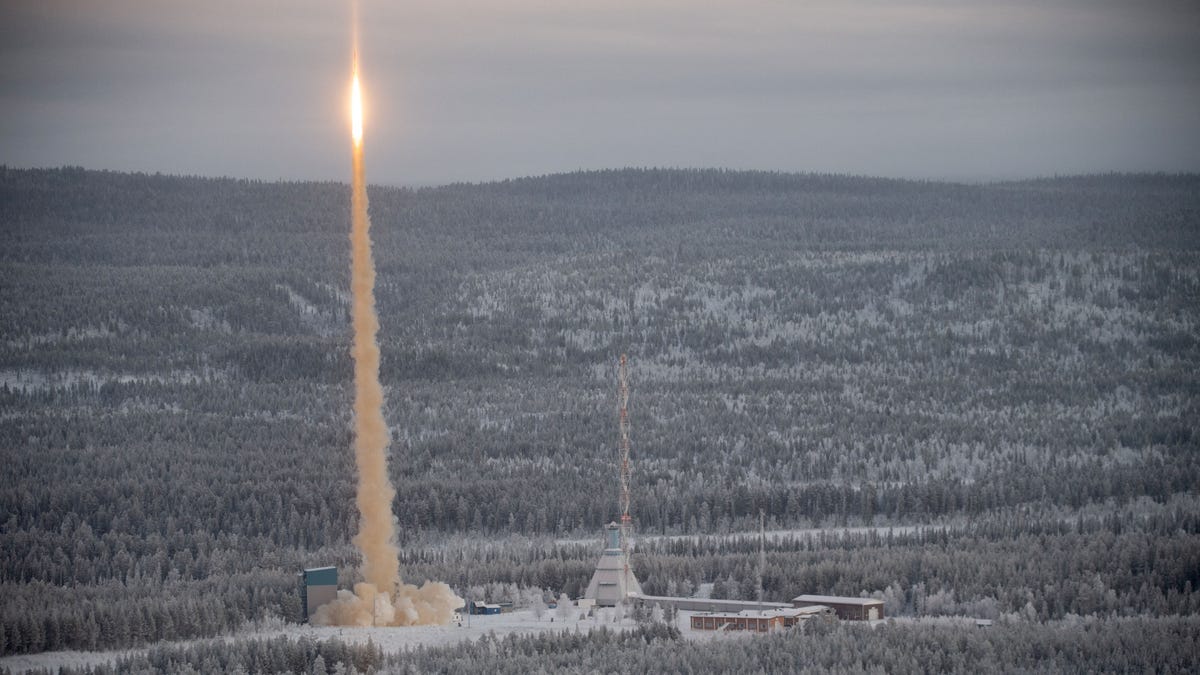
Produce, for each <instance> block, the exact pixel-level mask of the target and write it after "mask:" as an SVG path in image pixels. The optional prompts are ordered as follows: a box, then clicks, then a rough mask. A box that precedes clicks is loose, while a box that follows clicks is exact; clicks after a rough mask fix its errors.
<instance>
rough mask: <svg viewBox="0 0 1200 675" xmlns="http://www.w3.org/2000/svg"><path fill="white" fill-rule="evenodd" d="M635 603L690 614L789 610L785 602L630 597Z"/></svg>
mask: <svg viewBox="0 0 1200 675" xmlns="http://www.w3.org/2000/svg"><path fill="white" fill-rule="evenodd" d="M629 599H630V600H631V601H633V602H635V603H638V604H642V605H646V606H650V607H652V606H654V605H661V606H662V607H664V608H665V607H674V608H675V609H682V610H686V611H690V612H725V613H730V612H740V611H742V610H743V609H790V608H792V607H795V605H794V604H792V603H787V602H755V601H753V600H714V599H712V598H672V597H670V596H665V595H630V596H629Z"/></svg>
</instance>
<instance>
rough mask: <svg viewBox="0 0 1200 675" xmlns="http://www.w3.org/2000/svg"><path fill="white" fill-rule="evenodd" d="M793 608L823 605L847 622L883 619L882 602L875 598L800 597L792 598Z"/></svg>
mask: <svg viewBox="0 0 1200 675" xmlns="http://www.w3.org/2000/svg"><path fill="white" fill-rule="evenodd" d="M792 605H793V606H795V607H813V606H818V605H823V606H825V607H830V608H832V609H833V611H834V612H836V613H837V616H838V618H839V619H844V620H847V621H875V620H877V619H882V618H883V601H882V600H876V599H875V598H846V597H839V596H836V595H800V596H796V597H794V598H792Z"/></svg>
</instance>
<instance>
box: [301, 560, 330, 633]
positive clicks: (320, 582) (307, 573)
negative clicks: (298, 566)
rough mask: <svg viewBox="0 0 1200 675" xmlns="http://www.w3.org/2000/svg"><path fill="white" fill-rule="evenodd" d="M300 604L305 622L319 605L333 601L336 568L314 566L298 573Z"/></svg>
mask: <svg viewBox="0 0 1200 675" xmlns="http://www.w3.org/2000/svg"><path fill="white" fill-rule="evenodd" d="M300 577H301V578H302V580H303V582H302V586H301V587H300V604H301V606H302V607H303V609H304V620H305V621H306V622H307V621H308V619H309V617H311V616H312V615H313V613H314V612H316V611H317V610H318V609H320V607H321V605H324V604H325V603H328V602H333V600H334V599H335V598H337V568H336V567H314V568H312V569H306V570H304V571H303V572H301V573H300Z"/></svg>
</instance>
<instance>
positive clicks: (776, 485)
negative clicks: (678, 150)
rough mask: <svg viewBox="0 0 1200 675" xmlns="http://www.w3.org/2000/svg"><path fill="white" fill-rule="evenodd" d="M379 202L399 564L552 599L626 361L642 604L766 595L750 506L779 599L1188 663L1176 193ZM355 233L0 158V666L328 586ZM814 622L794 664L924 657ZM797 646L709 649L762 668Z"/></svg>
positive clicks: (345, 519)
mask: <svg viewBox="0 0 1200 675" xmlns="http://www.w3.org/2000/svg"><path fill="white" fill-rule="evenodd" d="M370 199H371V212H372V217H373V223H374V224H373V228H374V229H373V237H374V240H375V259H376V263H377V267H378V271H379V277H378V281H377V294H378V299H379V309H380V314H381V323H382V328H381V332H380V340H381V345H382V350H383V364H382V378H383V382H384V385H385V387H386V389H387V411H386V414H387V418H388V421H389V424H390V425H391V428H392V437H393V444H392V448H391V464H390V470H391V474H392V480H393V482H394V483H395V485H396V487H397V491H398V495H397V499H396V502H395V504H394V510H395V513H396V514H397V515H398V518H399V523H400V530H401V538H402V541H401V544H402V549H403V551H402V564H403V572H404V573H405V575H406V577H407V578H408V579H409V580H412V581H416V582H419V581H421V580H423V579H427V578H428V579H439V580H445V581H447V582H449V583H450V584H451V585H452V586H453V587H455V588H456V589H460V590H461V591H463V592H468V591H470V592H472V594H473V595H483V596H496V595H504V594H507V595H509V596H515V597H516V598H520V597H527V594H526V593H525V592H524V591H523V590H522V589H529V588H533V589H544V590H545V591H546V593H547V596H548V597H550V594H553V595H554V596H557V594H558V593H561V592H565V593H567V594H569V595H571V596H577V595H579V594H580V593H581V591H582V587H583V586H586V584H587V581H588V578H589V576H590V572H591V569H592V567H593V565H594V562H595V556H596V555H597V553H598V552H599V548H600V528H601V526H602V525H603V524H604V523H606V522H608V521H610V520H612V519H614V518H615V517H616V515H617V513H616V508H617V506H616V505H617V498H616V491H617V487H616V484H617V470H616V465H615V454H616V447H617V445H616V441H617V424H616V408H615V406H616V402H615V395H616V377H615V364H616V360H617V357H618V356H619V355H620V354H621V353H628V354H629V357H630V364H631V366H630V380H631V389H632V396H631V401H630V419H631V423H632V426H633V461H634V474H633V482H634V498H633V509H632V510H633V512H634V518H635V525H636V528H637V531H638V535H639V545H638V548H637V552H636V553H635V555H634V565H635V568H636V572H637V574H638V576H639V577H640V578H641V579H642V583H643V585H644V587H645V589H646V591H647V593H651V594H654V593H672V594H674V593H680V594H687V593H690V592H691V591H693V590H694V589H696V588H699V587H700V586H701V585H708V584H711V585H712V590H713V592H714V595H716V596H718V597H720V596H724V597H746V598H749V597H753V596H754V593H755V591H756V576H755V575H756V571H755V565H756V564H757V563H756V561H757V556H756V555H755V554H754V552H755V551H756V550H757V549H756V547H757V543H756V542H755V541H754V540H753V539H746V538H740V537H737V536H732V535H735V534H736V533H739V532H745V531H749V530H753V529H755V527H756V524H757V521H758V514H759V512H760V510H762V511H763V512H765V515H766V519H767V526H768V528H769V529H771V530H774V531H778V534H777V535H773V536H772V537H771V538H769V541H768V545H767V569H766V571H765V575H764V581H763V583H764V590H765V593H766V596H767V598H768V599H770V600H782V601H786V600H788V599H790V598H791V597H793V596H795V595H798V594H800V593H836V594H842V595H859V594H861V593H865V594H868V595H871V594H874V595H877V596H878V597H881V598H883V599H884V600H885V602H886V603H888V611H887V613H888V615H897V616H906V615H918V616H929V615H966V616H976V617H981V618H990V619H996V620H998V621H1002V622H1003V625H1000V624H998V625H997V632H996V633H993V634H991V636H989V637H981V636H978V635H976V634H970V635H966V634H964V635H963V636H961V637H955V638H954V639H956V640H959V641H960V642H961V643H962V644H963V645H964V647H963V648H964V649H978V650H983V651H985V652H987V653H989V654H994V653H995V652H994V650H995V649H997V647H996V644H993V643H1003V645H1007V646H1006V647H1005V648H1011V649H1013V650H1015V651H1014V653H1020V654H1026V655H1027V656H1023V657H1021V658H1023V659H1026V660H1020V659H1018V660H1016V661H1013V662H1005V661H1003V660H1000V661H996V663H998V664H999V666H1000V667H1004V666H1005V665H1011V666H1012V667H1015V668H1031V669H1038V668H1042V667H1046V664H1044V663H1042V662H1039V661H1038V660H1037V659H1036V658H1034V656H1031V655H1029V654H1032V653H1033V651H1032V650H1037V649H1043V650H1049V651H1048V652H1047V653H1050V654H1053V653H1056V652H1055V651H1054V650H1056V649H1057V650H1061V649H1063V648H1064V647H1063V645H1064V644H1069V645H1087V644H1091V642H1092V641H1095V640H1101V639H1108V638H1106V637H1104V636H1109V637H1112V636H1114V635H1117V634H1120V635H1121V636H1122V637H1121V639H1122V640H1125V641H1126V642H1127V643H1130V644H1131V646H1130V647H1129V649H1130V650H1133V651H1131V652H1130V653H1131V654H1132V653H1134V652H1135V651H1136V650H1137V649H1139V648H1141V647H1140V646H1139V645H1140V643H1136V641H1137V640H1144V641H1145V644H1146V645H1150V644H1151V643H1153V642H1155V641H1156V640H1158V639H1159V638H1160V637H1161V635H1162V634H1164V633H1172V632H1176V633H1180V634H1182V635H1184V636H1185V637H1186V638H1187V639H1190V640H1191V642H1190V644H1191V645H1192V646H1193V648H1194V646H1195V644H1196V640H1197V635H1198V634H1200V629H1198V628H1197V626H1196V624H1195V621H1194V619H1186V618H1180V617H1186V616H1189V615H1196V614H1197V613H1200V494H1198V493H1197V485H1200V178H1198V177H1196V176H1173V175H1106V176H1090V177H1067V178H1054V179H1044V180H1036V181H1027V182H1015V183H997V184H989V185H961V184H949V183H937V182H911V181H893V180H882V179H871V178H858V177H844V176H828V175H790V174H775V173H755V172H728V171H694V170H632V169H629V170H620V171H603V172H583V173H575V174H566V175H555V176H548V177H542V178H530V179H521V180H514V181H505V182H499V183H491V184H484V185H453V186H447V187H441V188H428V189H421V190H407V189H394V188H372V189H371V190H370ZM348 209H349V190H348V188H347V187H346V186H344V185H338V184H317V183H261V182H249V181H238V180H229V179H220V180H217V179H201V178H180V177H168V176H158V175H142V174H122V173H111V172H93V171H85V170H82V169H73V168H68V169H59V170H16V169H10V168H0V242H2V245H0V316H3V317H4V321H3V322H0V453H3V454H2V457H3V462H4V466H5V468H4V477H5V480H4V481H3V483H2V484H0V593H2V594H3V596H4V598H5V602H3V603H0V654H5V653H7V654H12V653H28V652H39V651H45V650H57V649H65V648H71V649H89V650H91V649H106V648H115V647H128V646H138V645H146V644H149V643H152V642H154V641H157V640H162V639H169V640H170V639H185V638H197V637H208V636H215V635H221V634H228V633H230V632H234V631H236V630H238V629H239V628H240V627H241V626H242V625H243V624H244V623H245V622H247V621H250V620H253V619H258V618H263V617H267V616H279V617H282V618H284V619H288V620H297V619H298V618H299V615H300V602H299V598H298V595H297V578H296V572H297V571H298V570H299V569H300V568H301V567H304V566H314V565H324V564H336V565H338V566H339V571H340V573H341V575H342V579H341V580H342V583H343V584H348V583H350V582H351V581H353V580H354V579H355V578H356V576H355V574H356V571H355V568H354V566H355V565H356V558H355V553H354V551H353V549H352V547H351V546H350V543H349V541H350V537H351V536H353V534H354V532H355V530H356V522H357V518H356V512H355V510H354V501H353V486H354V469H353V457H352V453H351V451H350V447H351V439H350V413H351V406H350V396H351V391H350V384H351V367H352V366H351V359H350V353H349V343H350V334H349V325H348V324H349V319H348V300H349V298H348V292H349V289H348V280H349V263H348V261H349V241H348V237H347V234H348ZM812 530H816V531H815V532H814V531H812ZM472 589H473V590H472ZM492 599H497V598H495V597H493V598H492ZM1134 617H1136V618H1134ZM1081 622H1082V623H1081ZM1080 625H1085V627H1083V628H1081V627H1079V626H1080ZM1038 627H1042V628H1043V629H1044V630H1043V632H1042V633H1039V632H1038ZM830 630H832V631H833V632H832V633H829V634H825V633H822V634H820V635H817V636H812V637H811V639H812V640H814V641H815V642H814V645H817V646H812V647H810V646H806V647H804V649H805V650H809V649H811V654H812V655H813V656H812V658H813V661H812V662H811V667H812V668H813V669H815V670H820V669H825V668H832V667H835V666H836V665H837V664H838V661H837V659H836V658H835V657H834V656H833V655H836V654H838V653H841V652H840V651H839V650H842V649H843V648H844V647H843V645H844V643H845V642H847V641H852V642H858V643H862V644H864V645H870V648H871V649H874V650H875V651H877V652H879V653H885V652H886V653H889V654H892V653H894V654H896V656H895V657H894V658H895V659H896V660H895V661H893V662H890V663H892V665H893V666H894V669H895V670H904V669H905V668H906V666H905V665H904V664H906V663H907V661H905V660H904V659H907V658H908V655H907V653H906V652H904V649H903V647H904V646H905V645H910V646H911V645H917V646H920V647H921V648H922V649H925V650H927V651H928V650H934V651H936V649H937V648H936V644H937V641H936V640H935V639H934V638H933V637H931V635H930V634H927V633H925V632H922V631H929V630H932V629H929V628H921V627H913V626H908V627H904V626H897V627H894V628H893V629H892V632H888V631H883V632H865V633H863V632H854V631H858V629H853V628H848V627H842V628H833V629H830ZM839 631H841V632H839ZM904 631H909V632H908V633H907V634H906V633H904ZM997 634H999V635H1000V636H999V637H997V636H996V635H997ZM1035 635H1036V636H1039V637H1033V636H1035ZM676 638H677V636H673V635H672V634H671V632H670V631H665V632H661V633H655V634H654V635H652V636H649V637H645V639H641V638H638V637H635V638H622V637H612V636H609V637H604V638H596V641H595V642H594V644H593V643H592V642H587V641H580V642H578V643H577V644H574V645H572V644H571V643H570V638H566V637H563V638H553V639H551V638H545V639H544V640H545V641H546V646H545V648H546V649H547V650H550V651H556V653H557V652H561V653H563V654H564V655H563V656H562V657H561V658H562V659H563V662H562V663H563V664H564V665H563V667H576V666H577V665H578V666H579V667H584V666H583V665H580V664H587V663H590V662H591V661H588V659H590V658H592V656H587V654H593V655H595V654H601V653H603V654H611V653H616V652H621V651H623V650H624V651H629V650H633V649H635V648H636V647H635V646H633V645H634V643H636V644H641V645H645V644H647V643H650V642H652V643H654V645H656V646H655V647H654V649H656V650H665V651H664V652H663V653H664V654H665V655H663V656H662V658H663V659H666V662H670V661H671V659H675V658H678V659H681V660H680V663H681V664H683V663H685V662H686V663H692V661H688V659H701V660H698V661H695V663H703V662H704V661H703V658H704V657H696V656H691V655H688V653H687V652H686V651H685V650H682V649H677V648H674V647H672V646H671V645H672V644H674V641H675V640H676ZM530 639H531V640H535V638H530ZM536 639H542V638H536ZM796 639H799V638H796V637H781V638H772V639H771V640H764V641H762V642H761V643H747V642H739V643H738V644H737V647H736V649H737V650H742V651H747V652H750V651H754V650H756V649H760V647H758V646H755V645H756V644H761V650H762V651H761V653H760V654H759V655H758V656H756V657H749V656H747V657H745V658H746V659H748V660H747V661H746V662H748V663H761V664H762V665H761V667H762V668H765V669H767V670H771V669H772V667H773V666H772V665H771V664H774V663H776V662H775V661H773V660H772V659H774V658H776V656H775V654H777V653H787V650H789V649H799V647H797V646H796V645H794V644H793V643H791V642H789V640H796ZM1114 639H1115V638H1114ZM556 640H557V641H556ZM630 640H632V642H630ZM639 640H641V641H640V642H638V641H639ZM985 643H987V644H985ZM1122 644H1125V643H1122ZM1017 645H1024V646H1021V647H1019V648H1018V646H1017ZM1039 645H1040V646H1039ZM529 648H530V647H528V646H527V645H523V644H517V643H515V642H514V643H513V644H510V645H508V646H503V645H502V646H500V647H496V646H493V647H492V652H493V653H494V652H495V650H496V649H507V650H509V651H511V652H513V653H514V654H522V653H525V651H526V650H528V649H529ZM731 648H732V647H731ZM247 649H249V647H247ZM314 649H315V648H314ZM480 649H482V648H480ZM705 649H708V647H705ZM1071 649H1076V647H1074V646H1072V647H1071ZM1088 649H1090V648H1089V647H1086V646H1081V647H1078V653H1079V654H1081V655H1084V656H1086V655H1087V654H1088V653H1089V652H1088ZM1146 649H1150V647H1149V646H1147V647H1146ZM572 650H575V651H572ZM672 650H674V651H672ZM780 650H782V651H780ZM988 650H992V651H988ZM1022 650H1024V651H1022ZM302 651H303V650H302ZM334 651H336V650H334ZM309 652H312V649H309ZM306 653H308V652H306ZM568 653H572V654H576V655H575V656H569V655H565V654H568ZM1146 653H1147V654H1149V653H1150V652H1146ZM1155 653H1157V652H1155ZM314 654H315V652H312V653H310V654H309V658H310V661H311V658H315V656H314ZM364 654H365V653H364ZM481 654H482V652H481V653H480V654H475V653H474V652H468V653H466V654H463V655H451V654H450V653H444V654H443V653H428V654H424V653H423V655H422V656H421V658H423V659H426V660H425V661H419V663H424V664H426V665H424V666H421V668H423V669H431V670H437V669H441V668H443V667H445V668H450V669H454V668H456V667H466V666H468V665H470V659H471V658H476V657H480V658H482V657H481ZM210 656H211V655H210ZM1193 656H1195V654H1193ZM196 658H197V659H201V660H202V659H203V658H206V656H204V655H202V656H198V657H196ZM347 658H349V657H347ZM354 658H358V659H367V660H369V659H370V658H374V657H371V655H369V654H366V655H362V654H360V655H358V656H355V657H354ZM596 658H599V657H598V656H597V657H596ZM605 658H607V657H605ZM612 658H613V659H616V660H615V661H613V662H614V663H626V661H621V659H623V658H628V659H629V660H628V661H627V662H628V663H629V664H634V663H635V662H636V659H637V658H639V657H636V656H628V657H612ZM712 658H713V659H715V658H717V657H715V656H714V657H712ZM1081 658H1083V656H1081ZM1088 658H1091V657H1088ZM1094 658H1095V659H1097V661H1095V665H1096V666H1097V667H1096V668H1095V669H1094V670H1103V669H1105V668H1109V669H1113V670H1125V669H1129V668H1131V667H1132V668H1137V669H1141V667H1142V666H1141V665H1140V664H1143V663H1149V664H1150V665H1149V666H1148V667H1149V668H1150V669H1154V668H1160V669H1165V670H1171V669H1173V668H1176V667H1178V665H1177V663H1176V662H1175V661H1170V660H1169V659H1170V658H1172V657H1171V656H1170V655H1162V658H1164V659H1168V660H1164V661H1161V665H1156V664H1158V663H1160V662H1157V661H1149V662H1146V661H1138V660H1137V659H1136V658H1135V657H1133V656H1128V657H1127V656H1125V655H1119V654H1116V653H1114V652H1108V653H1104V654H1099V653H1098V654H1096V655H1094ZM1156 658H1158V657H1156ZM455 659H459V661H455ZM1100 659H1112V660H1110V661H1101V660H1100ZM294 660H295V659H293V661H294ZM714 662H715V661H711V660H710V661H709V663H710V664H711V663H714ZM1084 662H1086V660H1085V661H1084ZM514 663H520V661H519V659H518V660H517V661H514ZM946 663H947V667H949V668H952V669H953V668H954V664H955V663H957V662H955V661H953V660H950V661H947V662H946ZM1046 663H1051V662H1046ZM1054 663H1057V662H1054ZM1063 663H1066V662H1063ZM1192 663H1193V665H1194V663H1195V661H1192ZM454 664H457V666H455V665H454ZM1131 664H1132V665H1131ZM193 665H195V667H197V668H200V661H199V660H197V661H195V662H194V663H193ZM376 665H379V664H378V663H376ZM392 665H397V664H395V663H393V664H392ZM131 667H132V666H131ZM137 667H141V666H137ZM147 667H149V666H147ZM305 667H307V666H305ZM614 667H615V666H614ZM631 667H634V668H635V669H636V666H631ZM680 667H683V666H682V665H681V666H680ZM1068 667H1071V666H1068ZM330 668H332V665H330ZM618 669H619V668H618ZM1048 669H1051V670H1054V669H1057V667H1056V666H1055V665H1049V666H1048ZM1085 669H1086V668H1085ZM518 670H520V669H517V670H514V671H513V672H517V671H518Z"/></svg>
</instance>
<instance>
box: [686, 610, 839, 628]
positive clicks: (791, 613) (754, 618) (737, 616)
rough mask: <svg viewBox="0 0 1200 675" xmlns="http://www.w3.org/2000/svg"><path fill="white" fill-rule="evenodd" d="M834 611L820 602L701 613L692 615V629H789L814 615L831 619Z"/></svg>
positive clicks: (833, 616) (814, 616) (813, 617)
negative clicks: (806, 604) (818, 603)
mask: <svg viewBox="0 0 1200 675" xmlns="http://www.w3.org/2000/svg"><path fill="white" fill-rule="evenodd" d="M835 617H836V614H835V612H834V611H833V610H832V609H830V608H829V607H825V606H822V605H810V606H808V607H784V608H776V609H763V610H758V609H744V610H742V611H740V612H733V613H730V612H701V613H698V614H693V615H692V620H691V626H692V630H725V631H735V630H737V631H742V630H747V631H752V632H755V633H766V632H768V631H772V630H779V629H782V628H791V627H792V626H795V625H796V624H798V623H801V622H803V621H808V620H810V619H815V618H823V619H827V620H833V619H834V618H835Z"/></svg>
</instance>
